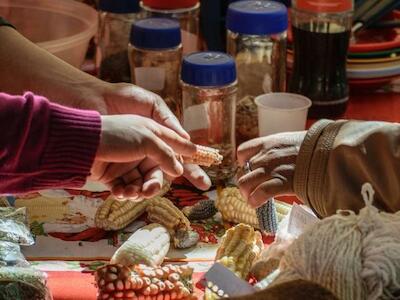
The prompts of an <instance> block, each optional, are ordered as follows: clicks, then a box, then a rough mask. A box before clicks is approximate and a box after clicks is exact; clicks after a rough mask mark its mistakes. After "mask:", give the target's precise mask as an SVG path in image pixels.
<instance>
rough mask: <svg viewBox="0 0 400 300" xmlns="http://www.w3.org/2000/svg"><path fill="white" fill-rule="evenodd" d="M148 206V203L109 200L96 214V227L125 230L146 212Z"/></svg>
mask: <svg viewBox="0 0 400 300" xmlns="http://www.w3.org/2000/svg"><path fill="white" fill-rule="evenodd" d="M147 204H148V203H147V201H141V202H132V201H129V200H127V201H118V200H115V199H114V198H108V199H107V200H106V201H104V203H103V204H102V205H101V206H100V207H99V208H98V210H97V212H96V216H95V223H96V226H97V227H99V228H103V229H105V230H118V229H121V228H124V227H126V226H127V225H128V224H130V223H132V222H133V221H134V220H136V219H137V218H138V217H140V216H141V215H142V214H143V213H144V212H145V211H146V207H147Z"/></svg>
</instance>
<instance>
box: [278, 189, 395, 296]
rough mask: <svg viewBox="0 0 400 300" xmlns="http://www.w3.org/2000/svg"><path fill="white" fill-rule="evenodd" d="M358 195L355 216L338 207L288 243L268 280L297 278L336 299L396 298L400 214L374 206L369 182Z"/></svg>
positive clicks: (279, 280)
mask: <svg viewBox="0 0 400 300" xmlns="http://www.w3.org/2000/svg"><path fill="white" fill-rule="evenodd" d="M362 195H363V197H364V201H365V202H366V204H367V205H366V207H365V208H363V209H362V210H360V213H359V214H358V215H356V214H355V213H354V212H351V211H338V213H337V214H336V215H334V216H331V217H329V218H326V219H324V220H322V221H320V222H319V223H317V224H315V225H314V226H312V227H311V228H309V229H308V230H307V231H306V232H305V233H304V234H303V235H302V236H300V237H299V238H298V239H297V240H296V241H294V242H293V244H292V245H291V246H290V247H289V248H288V250H287V252H286V253H285V255H284V256H283V258H282V260H281V264H280V271H281V273H280V275H279V276H278V278H277V279H276V280H275V281H274V282H273V285H274V284H277V283H281V282H285V281H290V280H293V279H299V278H301V279H306V280H311V281H313V282H315V283H318V284H320V285H321V286H323V287H325V288H327V289H328V290H330V291H331V292H333V293H334V294H335V295H336V296H337V297H338V298H339V299H341V300H358V299H367V300H375V299H400V213H396V214H389V213H383V212H379V211H378V210H377V209H376V208H374V207H373V206H372V200H373V195H374V192H373V189H372V187H371V186H370V185H369V184H366V185H364V186H363V190H362Z"/></svg>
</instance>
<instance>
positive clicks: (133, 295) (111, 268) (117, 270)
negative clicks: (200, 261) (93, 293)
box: [95, 264, 196, 300]
mask: <svg viewBox="0 0 400 300" xmlns="http://www.w3.org/2000/svg"><path fill="white" fill-rule="evenodd" d="M192 274H193V269H191V268H188V267H185V266H182V267H178V266H173V265H167V266H164V267H158V268H150V267H147V266H143V265H138V266H135V267H134V270H130V269H129V268H127V267H126V266H122V265H118V264H117V265H107V266H104V267H101V268H99V269H97V271H96V273H95V279H96V284H97V286H98V289H99V293H98V299H132V300H133V299H157V300H158V299H161V300H162V299H183V300H191V299H196V298H195V297H194V295H193V283H192Z"/></svg>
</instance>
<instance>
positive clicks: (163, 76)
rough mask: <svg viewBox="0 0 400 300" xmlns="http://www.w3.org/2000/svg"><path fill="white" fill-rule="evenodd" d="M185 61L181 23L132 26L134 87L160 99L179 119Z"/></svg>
mask: <svg viewBox="0 0 400 300" xmlns="http://www.w3.org/2000/svg"><path fill="white" fill-rule="evenodd" d="M181 60H182V44H181V31H180V27H179V23H178V21H176V20H173V19H165V18H149V19H143V20H140V21H137V22H135V23H134V24H133V25H132V30H131V38H130V44H129V62H130V66H131V74H132V83H134V84H136V85H138V86H140V87H142V88H144V89H147V90H150V91H152V92H154V93H157V94H158V95H160V96H161V97H162V98H163V99H164V101H165V102H166V103H167V105H168V106H169V108H170V109H171V111H172V112H174V113H175V115H176V116H177V117H178V119H180V118H181V108H182V96H181V87H180V84H179V71H180V66H181Z"/></svg>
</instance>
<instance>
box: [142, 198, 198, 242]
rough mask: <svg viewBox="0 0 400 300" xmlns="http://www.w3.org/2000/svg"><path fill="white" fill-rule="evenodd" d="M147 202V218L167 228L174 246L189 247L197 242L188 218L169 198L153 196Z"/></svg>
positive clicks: (196, 235) (196, 236)
mask: <svg viewBox="0 0 400 300" xmlns="http://www.w3.org/2000/svg"><path fill="white" fill-rule="evenodd" d="M148 202H149V204H148V206H147V208H146V211H147V213H148V215H147V217H148V219H149V220H150V221H151V222H155V223H159V224H161V225H163V226H165V227H166V228H167V229H168V232H169V233H170V234H171V237H172V238H173V242H174V246H175V247H176V248H189V247H192V246H194V245H195V244H196V243H197V242H198V240H199V235H198V234H197V233H196V232H195V231H192V230H191V227H190V221H189V220H188V218H187V217H186V216H185V215H184V214H183V213H182V212H181V211H180V210H179V209H178V208H177V207H176V206H175V205H174V204H173V203H172V202H171V201H170V200H169V199H167V198H161V197H155V198H152V199H150V200H149V201H148Z"/></svg>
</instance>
